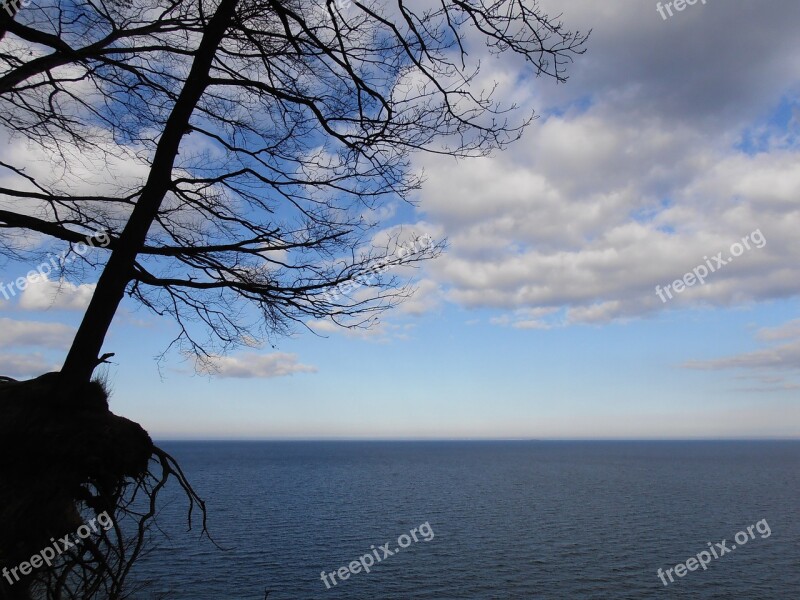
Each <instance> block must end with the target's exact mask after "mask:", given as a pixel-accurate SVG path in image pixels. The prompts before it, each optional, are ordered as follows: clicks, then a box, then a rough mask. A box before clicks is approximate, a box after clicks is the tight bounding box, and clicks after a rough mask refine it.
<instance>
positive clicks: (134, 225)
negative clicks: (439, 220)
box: [0, 0, 586, 380]
mask: <svg viewBox="0 0 800 600" xmlns="http://www.w3.org/2000/svg"><path fill="white" fill-rule="evenodd" d="M0 26H2V27H3V28H5V32H4V37H3V39H2V41H0V123H2V126H3V127H4V128H5V129H6V132H7V134H8V135H15V136H17V137H18V138H23V139H24V140H26V141H27V143H28V151H27V152H25V153H15V154H14V155H12V156H10V157H8V153H6V156H7V157H6V158H5V159H4V160H3V161H2V163H0V167H1V168H2V171H0V173H2V175H1V176H2V179H1V180H0V225H2V227H3V228H4V231H5V233H4V235H3V236H2V241H3V246H4V249H5V251H6V252H7V253H14V252H21V251H22V244H21V243H20V240H21V239H23V238H20V235H21V234H29V233H31V232H35V233H36V234H41V235H42V236H46V237H47V238H50V239H54V240H59V241H61V242H67V243H69V244H77V243H79V242H82V241H84V240H85V239H86V237H87V236H89V235H92V234H98V233H99V232H107V233H108V235H109V240H110V243H109V244H108V246H107V248H106V251H104V254H101V255H99V256H98V255H96V254H92V255H90V256H87V257H86V258H85V260H87V261H90V262H93V263H94V262H96V263H98V265H99V266H100V267H102V274H101V275H100V279H99V281H98V285H97V288H96V290H95V292H94V297H93V299H92V302H91V304H90V306H89V308H88V310H87V312H86V314H85V317H84V321H83V323H82V325H81V327H80V329H79V331H78V334H77V336H76V339H75V342H74V344H73V346H72V349H71V350H70V353H69V356H68V358H67V361H66V363H65V366H64V372H69V373H71V374H73V375H74V376H75V377H76V378H78V379H81V380H88V378H89V377H90V375H91V372H92V370H93V369H94V367H95V366H96V364H97V362H98V355H99V354H100V351H101V347H102V343H103V339H104V337H105V334H106V332H107V330H108V327H109V325H110V323H111V320H112V318H113V316H114V314H115V312H116V310H117V307H118V305H119V303H120V301H121V300H122V298H123V296H124V294H125V293H127V294H128V295H130V296H132V297H133V298H135V299H136V300H138V301H139V302H141V303H142V304H144V305H145V306H147V307H148V308H150V309H152V310H153V311H155V312H156V313H158V314H166V315H170V316H171V317H173V318H174V319H175V320H176V321H177V322H178V323H179V324H180V326H181V334H180V336H179V341H181V342H184V343H187V344H188V345H189V347H190V348H191V349H192V350H194V351H195V352H196V353H200V354H202V353H204V352H207V351H208V348H211V347H217V345H214V344H211V345H209V343H210V341H213V340H208V339H196V337H195V332H196V331H197V330H198V328H194V327H193V326H192V322H193V321H197V320H199V321H200V322H201V323H203V324H204V325H205V326H206V327H203V328H199V329H200V330H204V331H208V332H210V333H211V335H212V336H213V337H214V338H215V340H216V342H219V343H221V346H223V347H228V346H231V345H234V344H237V343H241V342H242V341H245V342H246V341H247V340H252V339H253V338H259V337H264V336H270V335H279V334H281V333H284V332H286V331H287V330H288V328H289V327H290V326H291V325H292V323H294V322H300V323H303V322H305V321H306V320H307V319H309V318H314V319H322V318H332V319H334V320H335V321H337V322H340V323H342V324H344V325H349V326H352V325H367V324H369V323H370V321H371V319H372V318H373V316H374V315H376V314H377V313H378V312H379V311H381V310H384V309H386V308H387V307H389V306H392V305H393V304H395V303H396V302H397V301H398V300H400V299H402V297H403V296H404V295H406V294H407V293H408V291H409V289H408V288H407V287H404V286H401V287H397V286H396V282H395V281H393V280H392V278H391V277H386V276H382V275H381V274H380V273H377V272H375V270H374V269H373V270H372V271H370V266H371V265H373V264H374V263H375V261H376V260H378V259H380V258H383V257H387V256H391V257H392V258H391V259H390V260H388V261H387V260H386V259H384V261H383V263H382V264H383V265H384V267H385V268H384V269H383V270H386V268H389V267H391V266H392V265H393V264H406V263H409V262H414V261H418V260H423V259H426V258H430V257H432V256H435V255H436V254H437V253H438V252H439V250H440V249H441V246H440V245H439V244H433V245H430V246H429V247H427V248H424V249H422V250H420V251H419V252H414V253H410V254H406V255H405V256H399V255H394V250H395V248H396V247H397V244H398V243H400V242H401V241H402V240H401V238H400V237H399V236H401V235H407V234H408V233H411V234H412V237H413V235H419V234H421V233H424V232H405V233H403V234H400V233H398V232H395V233H394V234H393V235H388V236H384V237H382V238H373V236H374V234H375V233H376V231H377V228H379V226H380V223H379V222H377V221H376V220H375V219H374V218H373V217H372V216H371V215H374V214H377V213H376V212H375V211H371V210H370V209H375V208H378V207H380V206H382V205H384V204H385V203H386V202H387V201H390V200H393V199H401V200H409V199H410V198H411V194H412V192H413V191H414V190H416V189H418V187H419V185H420V174H419V173H416V172H414V171H413V170H412V169H411V168H410V159H411V156H412V154H413V153H415V152H419V151H424V152H436V153H443V154H447V155H452V156H455V157H470V156H480V155H484V154H486V153H487V152H490V151H492V150H494V149H498V148H503V147H504V146H505V145H507V144H508V143H510V142H512V141H514V140H515V139H517V138H518V137H519V135H520V134H521V132H522V130H523V128H524V127H525V126H526V125H527V124H528V123H529V122H530V119H531V117H532V114H531V113H530V112H526V113H525V114H523V115H520V113H519V112H518V111H516V110H515V108H516V107H513V106H503V105H501V104H500V103H499V102H498V101H496V100H495V98H494V97H493V95H492V90H491V89H488V90H481V89H477V87H476V76H477V74H478V69H479V66H480V65H478V64H477V63H476V61H473V60H472V59H471V55H470V53H469V50H470V48H477V46H478V45H479V44H480V45H482V44H485V45H488V47H489V49H490V50H491V51H492V52H495V53H503V54H504V55H506V56H508V57H509V58H510V57H511V56H512V55H516V56H519V57H522V58H524V60H526V61H527V62H528V63H529V65H530V67H531V70H532V73H533V74H535V75H537V76H539V75H546V76H549V77H553V78H556V79H558V80H559V81H563V80H564V79H565V75H564V68H565V66H566V64H567V63H568V62H569V61H570V60H571V58H572V56H573V55H575V54H578V53H581V52H582V51H583V45H584V42H585V40H586V36H585V35H582V34H580V33H573V32H570V31H568V30H566V29H565V28H564V26H563V25H562V24H561V23H560V21H558V19H557V18H556V19H552V18H550V17H548V16H547V15H545V14H543V13H542V11H541V9H540V7H539V6H538V4H537V3H536V2H534V1H531V0H522V1H510V0H500V1H490V0H468V1H462V0H440V1H430V2H414V3H410V4H409V3H407V2H405V1H403V0H396V1H395V2H389V1H388V0H387V1H386V2H382V1H375V2H360V1H357V0H356V1H352V2H350V1H347V0H339V1H338V2H333V1H328V2H321V1H311V0H280V1H277V0H258V1H254V0H215V1H199V2H198V1H189V2H184V1H164V0H130V1H126V2H122V1H116V2H111V1H103V0H94V1H91V2H78V1H75V2H53V1H49V0H42V1H37V2H33V3H31V4H29V5H28V6H25V7H21V8H20V9H19V10H18V11H17V13H16V15H15V16H14V18H13V19H12V18H7V16H6V17H4V18H3V20H2V21H0ZM18 147H21V146H18ZM33 157H45V158H46V159H47V160H49V161H51V167H50V168H47V169H43V168H41V165H39V166H37V164H36V163H32V162H31V159H32V158H33ZM453 202H458V198H453ZM374 239H381V240H382V242H381V243H380V244H377V245H376V244H375V243H374ZM109 252H110V254H109ZM359 276H361V277H362V280H363V279H364V278H367V281H368V282H370V283H372V285H370V286H364V287H363V289H360V290H359V292H358V293H352V294H331V293H330V292H331V290H332V289H334V288H336V286H339V285H340V284H342V283H346V282H350V281H353V280H354V279H356V278H357V277H359ZM249 305H253V306H256V307H257V308H258V313H257V316H254V313H253V311H252V310H250V309H248V308H247V306H249Z"/></svg>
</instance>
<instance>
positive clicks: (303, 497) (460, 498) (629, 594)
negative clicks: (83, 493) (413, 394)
mask: <svg viewBox="0 0 800 600" xmlns="http://www.w3.org/2000/svg"><path fill="white" fill-rule="evenodd" d="M162 446H163V447H164V448H165V449H166V450H167V451H168V452H171V453H172V454H173V455H174V456H175V457H176V458H178V459H179V460H180V461H181V462H182V465H183V467H184V469H185V470H186V472H187V474H188V476H189V477H190V479H191V480H192V481H193V483H194V485H195V487H196V489H197V491H198V492H199V493H200V494H201V495H202V496H204V497H205V498H206V499H207V503H208V509H209V515H210V529H211V532H212V534H213V535H214V536H215V538H216V539H217V541H218V542H219V543H220V544H221V545H222V546H225V547H228V548H230V549H229V550H228V551H225V552H222V551H219V550H217V549H216V548H214V546H213V545H212V544H211V543H209V542H208V541H207V540H204V539H199V538H198V537H197V536H196V535H195V533H190V534H187V533H186V532H185V518H184V517H183V513H182V512H181V509H182V504H181V503H180V502H178V501H175V502H173V503H171V504H170V505H169V506H168V507H167V508H166V509H165V510H164V511H163V512H162V514H161V516H160V518H159V521H158V522H159V524H160V525H161V527H162V528H163V529H164V530H165V532H166V533H168V534H169V535H170V539H169V540H168V541H165V542H163V544H162V546H161V547H160V548H159V549H157V550H156V551H155V552H153V553H152V554H150V555H149V556H148V557H146V559H144V560H143V561H142V562H141V563H140V566H139V570H138V572H137V573H136V577H135V579H136V581H137V582H138V583H143V582H148V581H149V582H150V587H149V588H147V591H146V592H144V591H141V592H137V595H136V596H135V597H136V598H170V599H179V600H182V599H186V600H189V599H191V600H205V599H209V600H212V599H213V600H217V599H252V600H261V599H262V598H263V597H264V590H265V588H266V589H270V590H273V591H272V592H271V594H270V595H269V600H284V599H309V598H322V599H330V600H334V599H338V598H348V599H364V600H367V599H369V600H373V599H383V598H387V599H397V600H412V599H420V600H421V599H426V600H434V599H436V600H439V599H453V600H455V599H495V598H497V599H501V598H502V599H506V598H523V599H524V598H554V599H562V598H631V599H640V598H667V597H669V598H672V597H674V598H701V599H704V598H747V599H759V598H765V599H776V598H787V599H793V598H800V518H799V517H800V511H798V499H800V475H799V474H800V469H799V468H798V467H800V443H796V442H314V443H306V442H297V443H292V442H284V443H272V442H269V443H260V442H253V443H247V442H217V443H195V442H186V443H164V444H162ZM764 520H765V522H764ZM758 522H761V524H760V526H759V527H760V528H753V529H752V531H753V536H754V538H752V537H751V536H748V535H747V533H746V528H747V527H748V526H753V525H756V523H758ZM424 523H428V524H429V526H430V529H427V528H425V527H423V531H424V532H426V533H428V536H427V537H428V538H429V539H430V534H429V532H430V531H432V535H433V538H432V539H430V541H425V539H424V537H423V535H421V534H420V533H419V531H418V532H417V533H416V535H417V538H418V541H417V542H413V540H411V538H404V539H402V542H403V543H409V545H408V547H407V548H405V549H401V550H400V551H399V552H398V553H396V554H394V555H393V556H389V557H386V558H383V552H382V551H380V550H377V549H378V548H379V546H382V545H384V544H385V543H386V542H389V547H388V549H389V550H390V551H392V552H393V551H394V550H395V548H397V547H398V537H399V536H401V535H402V534H408V533H409V532H410V530H412V529H414V528H415V527H416V528H419V526H420V525H422V524H424ZM767 527H768V528H769V532H770V533H769V535H767V534H766V533H765V532H766V530H767ZM741 530H745V532H744V534H743V535H744V536H745V537H747V541H746V543H745V544H744V545H737V548H736V550H731V551H730V552H729V553H727V554H726V555H724V556H720V557H719V558H717V559H713V560H711V561H710V563H709V564H708V566H707V570H702V569H697V570H696V571H693V572H686V573H685V575H684V576H683V577H677V575H673V579H674V583H670V584H669V585H668V586H667V587H665V586H664V585H663V583H662V582H661V580H660V579H659V577H658V575H657V570H658V569H659V568H661V569H663V570H666V569H668V568H674V567H675V565H676V564H678V563H685V562H686V560H687V559H689V558H690V557H693V556H696V555H697V554H698V553H700V552H702V551H704V550H708V542H712V543H717V542H722V540H723V539H725V540H726V547H727V548H731V546H732V545H736V542H735V541H734V536H735V534H736V533H737V532H739V531H741ZM740 538H741V536H740ZM373 545H374V547H375V549H376V550H377V551H378V553H379V554H378V556H380V557H381V558H382V560H381V562H380V563H378V562H377V561H375V562H376V564H375V565H374V566H373V567H372V569H371V572H370V573H365V572H363V571H362V572H360V573H357V574H351V575H349V577H348V579H347V580H345V581H339V580H338V579H337V585H335V586H333V585H331V588H330V589H327V588H326V586H325V584H324V583H323V581H322V580H321V577H320V572H321V571H323V570H324V571H326V572H327V573H330V572H332V571H335V570H338V569H339V568H340V567H343V566H345V565H348V564H349V563H351V562H352V561H354V560H357V559H358V558H359V557H361V556H363V555H365V554H368V553H370V552H371V546H373ZM715 548H716V547H715ZM368 562H369V560H366V559H365V563H368ZM692 566H694V565H692ZM667 581H668V579H667ZM329 585H330V582H329Z"/></svg>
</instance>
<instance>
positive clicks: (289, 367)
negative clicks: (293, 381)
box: [202, 352, 317, 379]
mask: <svg viewBox="0 0 800 600" xmlns="http://www.w3.org/2000/svg"><path fill="white" fill-rule="evenodd" d="M202 371H203V372H205V373H208V374H209V375H214V376H216V377H221V378H247V379H249V378H260V379H268V378H272V377H284V376H286V375H292V374H294V373H316V372H317V368H316V367H313V366H311V365H304V364H301V363H299V362H298V359H297V355H296V354H289V353H286V352H274V353H272V354H256V353H254V352H249V353H245V354H240V355H238V356H216V357H212V358H211V359H209V360H208V362H207V363H206V364H204V365H203V368H202Z"/></svg>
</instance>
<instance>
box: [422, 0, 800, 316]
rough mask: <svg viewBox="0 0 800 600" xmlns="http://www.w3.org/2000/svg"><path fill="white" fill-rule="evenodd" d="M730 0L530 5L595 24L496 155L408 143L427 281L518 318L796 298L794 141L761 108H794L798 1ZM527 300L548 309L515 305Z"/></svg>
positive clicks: (455, 297)
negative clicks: (671, 5)
mask: <svg viewBox="0 0 800 600" xmlns="http://www.w3.org/2000/svg"><path fill="white" fill-rule="evenodd" d="M733 4H734V3H729V4H721V3H716V4H714V5H713V6H712V5H706V6H702V5H697V6H694V7H692V11H688V10H687V11H684V12H682V13H680V14H677V15H676V16H675V17H674V18H673V19H671V20H669V21H662V20H661V18H660V17H659V16H658V14H657V13H656V12H655V10H654V8H653V6H652V5H646V6H645V5H642V6H638V7H637V6H630V7H626V10H624V11H619V10H618V8H617V7H611V6H610V3H597V2H581V1H578V0H574V1H566V2H558V5H557V7H556V6H555V5H554V4H553V3H552V2H545V3H544V7H545V9H546V10H550V12H551V13H552V12H553V11H554V10H555V9H556V8H557V9H558V10H557V12H563V13H564V16H563V19H564V21H565V22H566V24H567V25H568V26H569V27H570V28H573V29H574V28H576V27H580V28H582V29H583V28H586V27H587V26H591V27H593V28H594V33H593V36H592V38H591V39H590V42H589V51H588V53H587V54H586V55H584V56H581V57H579V58H577V59H576V62H575V64H574V66H573V68H572V74H573V76H572V78H571V79H570V81H569V82H568V83H567V84H566V85H565V86H558V88H554V87H553V86H551V85H549V84H548V83H547V81H546V80H544V79H542V80H536V84H537V87H536V91H535V92H532V93H531V98H533V100H534V103H535V104H536V105H537V108H539V109H540V111H541V112H542V114H543V115H545V117H544V118H542V119H540V120H539V121H536V122H534V124H533V125H532V126H531V127H530V128H529V129H528V131H527V132H526V135H525V137H524V138H523V139H522V140H521V141H520V142H517V143H516V144H515V145H512V146H511V147H510V148H509V149H507V150H506V151H505V152H502V153H498V154H497V155H495V156H492V157H487V158H481V159H473V160H465V161H455V160H453V159H449V158H443V157H437V156H422V155H421V156H419V157H417V165H418V166H419V167H421V168H424V169H425V171H426V173H427V181H426V183H425V185H424V187H423V189H422V191H421V193H420V197H419V202H420V204H419V207H420V211H421V213H422V216H423V218H424V219H425V221H426V222H428V223H430V224H431V226H433V227H438V228H440V229H441V231H442V232H443V234H444V235H445V236H446V237H447V239H448V242H449V246H448V250H447V252H446V253H445V254H444V255H443V256H442V257H441V258H440V259H439V260H437V261H434V262H433V263H431V264H430V265H427V266H426V274H425V278H426V279H427V280H430V281H432V282H435V283H437V284H439V285H440V286H441V287H442V288H443V289H444V295H445V297H446V298H447V299H448V300H450V301H451V302H455V303H458V304H460V305H463V306H467V307H489V308H496V309H500V310H502V311H507V314H506V316H505V317H504V319H500V320H497V321H495V322H496V324H498V325H513V326H515V327H523V326H527V327H530V328H541V327H542V326H555V325H568V324H571V323H603V322H606V321H610V320H614V319H628V318H636V317H641V316H645V315H648V314H651V313H654V312H656V311H661V310H669V309H674V308H680V307H689V306H730V305H736V304H740V303H744V302H752V301H760V300H768V299H774V298H786V297H790V296H795V295H797V294H798V293H799V292H800V264H799V263H798V262H797V260H795V259H794V258H792V257H797V256H800V238H798V236H797V235H796V232H797V231H799V230H800V170H798V169H797V164H798V161H800V146H799V145H798V144H797V143H794V142H792V139H794V138H792V136H791V135H790V134H789V130H790V129H791V127H793V125H791V121H790V120H786V121H785V122H782V121H781V120H780V119H778V118H777V117H775V118H774V119H771V118H770V115H771V114H772V113H775V112H776V111H778V108H779V107H781V106H784V105H786V106H794V107H795V108H796V107H797V106H800V95H798V91H800V52H798V50H800V38H798V37H797V36H796V34H795V32H794V30H793V27H791V26H789V25H788V24H787V23H786V19H787V18H789V17H791V16H792V15H794V16H800V5H798V6H784V5H783V4H777V3H776V4H773V5H770V6H767V5H763V6H762V5H759V6H758V7H749V8H748V7H742V6H734V5H733ZM690 12H691V14H690ZM651 13H652V14H651ZM736 23H738V24H740V27H739V26H737V27H736V29H737V30H738V29H742V30H745V33H744V34H743V37H742V38H739V37H738V36H732V35H731V30H732V29H731V27H732V24H736ZM758 23H763V24H766V23H771V24H773V25H774V27H773V26H772V25H770V26H766V25H765V26H764V27H763V28H759V27H757V24H758ZM698 40H701V41H698ZM506 67H507V65H506ZM520 68H524V67H522V66H520ZM503 80H504V81H506V80H507V77H505V76H504V77H503ZM516 81H517V82H518V85H519V86H530V85H531V80H530V79H529V78H526V77H523V76H520V77H518V78H517V79H516ZM795 112H796V111H795ZM788 113H790V114H794V113H793V112H792V111H791V110H789V111H788ZM781 118H783V117H781ZM773 121H774V122H773ZM767 122H770V124H769V125H768V126H763V127H762V129H763V131H762V133H763V135H762V139H761V141H760V142H759V145H758V148H757V149H756V148H755V147H754V146H753V145H752V144H749V145H748V143H746V137H747V135H750V133H751V132H752V130H753V128H759V127H761V126H762V125H764V123H767ZM759 135H761V134H759ZM763 136H766V138H764V137H763ZM756 230H757V231H758V232H759V233H760V234H761V235H762V236H763V238H764V239H765V240H766V243H765V244H763V245H756V244H751V249H749V250H746V251H745V252H744V253H743V254H742V255H741V256H738V257H735V258H734V259H733V260H730V261H728V262H727V264H726V265H725V266H724V268H720V269H718V270H717V271H716V272H713V273H711V274H710V275H709V276H708V277H707V278H706V279H705V283H703V284H699V283H697V284H695V285H693V286H691V287H688V288H686V289H685V290H683V291H682V292H680V293H676V294H674V298H673V299H671V300H669V301H668V302H662V301H661V300H660V299H659V297H658V296H657V295H656V293H655V289H656V286H659V285H660V286H662V287H663V286H665V285H667V284H671V283H672V282H674V281H676V280H678V279H680V278H683V277H684V275H685V274H686V273H687V272H691V271H692V270H693V269H694V268H695V267H697V266H699V265H703V264H706V261H707V260H708V259H709V258H710V257H712V256H715V255H716V254H717V253H719V252H722V253H723V257H726V258H731V249H732V246H733V245H734V244H736V243H741V240H742V238H743V237H745V236H749V235H751V234H752V233H753V232H754V231H756ZM541 309H552V312H551V313H548V315H547V316H546V317H533V318H528V317H527V316H526V315H525V313H524V311H525V310H541ZM520 311H522V312H520Z"/></svg>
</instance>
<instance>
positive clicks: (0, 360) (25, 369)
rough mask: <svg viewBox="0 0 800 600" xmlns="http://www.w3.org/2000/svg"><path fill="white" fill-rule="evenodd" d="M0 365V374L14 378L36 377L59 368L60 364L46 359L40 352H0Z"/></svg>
mask: <svg viewBox="0 0 800 600" xmlns="http://www.w3.org/2000/svg"><path fill="white" fill-rule="evenodd" d="M0 365H2V366H1V367H0V374H2V375H3V376H4V377H12V378H14V379H24V378H28V377H38V376H39V375H41V374H43V373H50V372H53V371H58V370H59V369H60V368H61V365H57V364H54V363H52V362H50V361H48V360H46V359H45V358H44V357H43V356H42V355H41V354H6V353H0Z"/></svg>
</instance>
